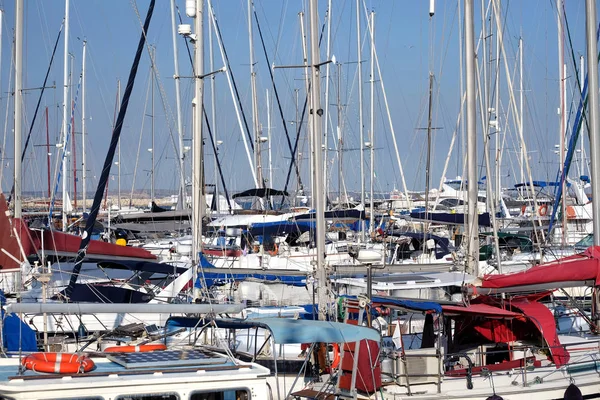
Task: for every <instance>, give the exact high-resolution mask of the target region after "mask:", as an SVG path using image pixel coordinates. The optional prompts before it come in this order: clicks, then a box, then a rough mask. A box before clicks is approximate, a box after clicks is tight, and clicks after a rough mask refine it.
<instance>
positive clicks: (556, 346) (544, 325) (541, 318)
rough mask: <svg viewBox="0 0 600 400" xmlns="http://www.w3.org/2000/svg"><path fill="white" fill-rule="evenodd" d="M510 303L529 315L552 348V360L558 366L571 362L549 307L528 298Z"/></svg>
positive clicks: (528, 317)
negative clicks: (560, 339) (559, 338)
mask: <svg viewBox="0 0 600 400" xmlns="http://www.w3.org/2000/svg"><path fill="white" fill-rule="evenodd" d="M510 305H511V306H512V307H514V308H517V309H519V310H521V311H522V312H523V314H525V315H526V316H527V319H528V320H529V321H530V322H531V323H533V324H534V325H535V326H536V327H537V328H538V330H539V331H540V333H541V334H542V336H544V340H545V341H546V344H547V345H548V347H549V348H550V353H551V355H552V361H554V364H555V365H556V367H557V368H558V367H560V366H561V365H564V364H566V363H567V362H569V352H568V351H567V350H566V349H565V348H564V346H563V345H561V344H560V341H559V340H558V334H557V333H556V322H555V320H554V315H552V312H551V311H550V310H549V309H548V307H546V306H545V305H543V304H541V303H538V302H536V301H529V300H527V299H519V300H517V301H513V302H511V303H510Z"/></svg>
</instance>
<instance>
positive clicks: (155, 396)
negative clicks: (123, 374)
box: [115, 393, 179, 400]
mask: <svg viewBox="0 0 600 400" xmlns="http://www.w3.org/2000/svg"><path fill="white" fill-rule="evenodd" d="M115 400H179V395H178V394H177V393H148V394H126V395H120V396H117V397H116V399H115Z"/></svg>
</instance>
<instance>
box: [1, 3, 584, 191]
mask: <svg viewBox="0 0 600 400" xmlns="http://www.w3.org/2000/svg"><path fill="white" fill-rule="evenodd" d="M428 3H429V2H428V1H425V0H410V1H409V0H381V1H377V0H371V1H366V8H367V9H368V10H369V11H370V10H373V11H375V13H376V17H375V18H376V23H375V41H376V48H377V52H378V56H379V60H380V64H381V70H382V78H383V80H384V82H385V89H386V93H387V97H388V101H389V105H390V111H391V115H392V119H393V123H394V128H395V132H396V135H397V141H398V143H399V149H400V156H401V158H402V161H403V166H404V172H405V175H406V183H407V185H408V187H409V188H410V189H422V188H423V187H424V180H425V174H424V170H425V153H424V151H425V146H424V143H425V141H424V139H425V137H426V134H425V131H423V130H419V129H418V128H423V127H425V126H426V123H427V119H426V115H427V96H428V74H429V70H430V69H432V70H433V72H434V74H435V90H434V126H435V127H438V128H440V129H438V130H436V131H435V133H434V135H435V138H434V139H435V140H434V148H433V153H432V163H433V165H432V181H433V183H432V186H433V187H436V186H437V185H438V182H439V180H440V178H441V173H442V168H443V165H444V161H445V158H446V154H447V152H448V148H449V144H450V140H451V137H452V134H453V132H454V129H455V123H456V119H457V115H458V112H459V104H460V80H459V79H460V68H459V65H460V64H459V34H458V31H459V19H462V12H461V14H460V15H459V14H458V8H457V2H456V1H441V0H438V1H437V2H436V3H437V4H436V14H435V16H434V17H433V18H432V19H431V20H430V18H429V15H428V8H429V4H428ZM476 3H478V4H476V8H475V19H476V23H475V31H476V33H475V36H476V38H479V36H480V30H481V8H480V7H481V2H479V1H476ZM484 3H487V2H484ZM567 3H568V4H567V5H566V12H567V18H568V23H569V27H570V29H571V36H572V40H573V52H574V54H575V56H576V57H578V55H579V54H585V47H584V43H585V42H584V32H585V30H584V29H585V20H584V3H583V2H571V1H569V2H567ZM135 4H137V7H138V9H139V14H140V16H141V18H142V19H143V18H144V16H145V14H146V10H147V6H148V4H149V1H146V0H137V1H136V2H135ZM177 4H178V6H179V7H181V14H182V17H183V18H184V20H185V21H184V22H186V23H190V24H192V25H193V22H192V21H191V20H190V19H188V18H186V17H185V12H184V1H181V0H178V1H177ZM246 4H247V1H246V0H222V1H218V0H215V1H214V7H215V13H216V16H217V19H218V21H219V24H220V29H221V32H222V35H223V42H224V45H225V48H226V51H227V53H228V55H229V58H230V62H231V69H232V71H233V73H234V76H235V79H236V82H237V85H238V88H239V92H240V96H241V98H242V103H243V107H244V111H245V113H246V115H247V118H248V121H249V122H250V119H251V97H250V93H251V91H250V78H249V76H250V74H249V53H248V48H249V45H248V36H247V22H246V21H247V6H246ZM461 7H462V5H461ZM3 8H4V10H5V16H4V27H3V30H2V35H3V36H2V54H1V56H2V60H1V61H2V64H1V83H0V85H1V88H2V102H1V104H0V105H1V108H0V112H1V113H2V114H3V115H4V114H5V113H6V105H7V92H8V91H9V67H10V55H11V51H10V44H11V42H12V35H13V28H14V2H13V1H7V2H4V4H3ZM255 8H256V11H257V13H258V18H259V21H260V24H261V29H262V30H263V34H264V36H265V41H266V47H267V52H268V54H269V57H270V59H271V61H272V62H274V63H275V64H278V65H298V64H301V63H302V45H301V37H300V25H299V17H298V13H299V12H300V11H305V12H306V14H308V8H307V6H306V2H305V1H296V0H277V1H276V0H255ZM326 9H327V2H326V1H320V17H321V20H323V17H324V15H325V11H326ZM555 9H556V4H555V1H550V0H527V1H514V0H513V1H503V2H502V18H503V20H505V24H504V29H505V30H504V38H505V50H506V54H507V61H508V64H509V69H511V70H512V71H515V68H516V62H517V60H516V58H515V55H516V53H517V43H518V37H519V36H522V37H523V39H524V43H525V44H524V52H525V57H524V58H525V62H524V64H525V100H526V104H525V114H526V115H525V120H524V131H525V135H526V141H527V146H528V150H529V151H530V152H531V153H530V157H531V161H530V162H531V166H532V168H533V169H534V171H533V172H534V178H535V179H553V178H554V176H555V174H556V169H557V167H558V165H557V161H558V159H557V156H556V155H555V154H554V145H555V144H557V143H558V137H559V132H558V116H557V115H556V109H557V107H558V93H559V89H558V61H557V30H556V29H557V28H556V10H555ZM355 13H356V10H355V0H335V1H333V9H332V14H333V16H332V23H333V24H332V44H331V46H332V53H333V54H334V55H335V57H336V59H337V61H338V62H341V63H343V67H342V79H341V80H342V85H341V97H342V103H343V110H344V112H343V114H344V116H343V118H344V130H343V134H344V137H345V140H344V143H345V146H346V148H349V149H356V148H357V147H358V146H359V139H358V87H357V79H358V77H357V73H356V63H355V62H356V60H357V49H356V47H357V44H356V41H357V38H356V24H355V20H356V14H355ZM361 13H362V14H361V21H362V33H363V38H362V40H363V41H364V44H363V53H362V54H363V55H362V58H363V61H364V62H363V78H362V80H363V82H364V83H365V84H364V118H365V122H364V123H365V135H366V134H367V132H368V129H369V123H370V119H369V118H370V116H369V99H370V98H369V90H370V83H369V80H370V78H369V68H370V49H369V39H368V37H367V36H366V19H365V16H364V12H363V11H362V10H361ZM63 14H64V2H63V1H58V0H50V1H42V0H33V1H31V0H30V1H27V2H26V11H25V32H26V34H25V49H26V53H25V73H24V80H25V87H27V88H36V87H39V86H41V84H42V82H43V78H44V74H45V71H46V68H47V66H48V63H49V59H50V54H51V50H52V46H53V44H54V41H55V40H56V35H57V34H58V30H59V27H60V24H61V21H62V18H63ZM140 31H141V22H140V20H139V19H138V16H137V15H136V13H135V11H134V9H133V7H132V2H130V1H124V0H71V32H70V40H69V49H70V52H72V53H73V76H74V80H75V84H76V83H77V80H78V77H79V74H80V71H81V52H82V39H84V38H85V40H87V43H88V60H87V96H86V97H87V99H86V101H87V107H86V108H87V110H88V117H89V118H88V121H87V131H88V135H89V136H88V139H87V146H88V149H91V151H90V152H89V153H88V166H89V170H90V171H89V172H88V176H89V177H90V180H89V182H88V187H90V188H91V187H94V185H95V183H96V182H97V181H96V179H95V176H96V175H98V174H99V169H100V166H101V165H102V163H103V161H104V156H105V152H106V148H107V146H108V142H109V137H110V134H111V126H112V123H113V112H114V107H115V97H116V90H117V80H118V79H121V80H122V81H125V80H126V79H127V76H128V73H129V68H130V66H131V63H132V60H133V55H134V51H135V48H136V46H137V42H138V39H139V35H140ZM207 35H208V34H206V36H207ZM148 40H149V42H150V44H152V45H154V46H156V57H157V68H158V74H159V76H160V79H159V82H160V85H161V86H162V91H163V92H164V94H165V98H164V104H166V110H167V111H166V112H165V108H163V100H161V97H160V94H159V93H160V90H159V88H158V86H157V87H156V88H155V131H156V138H155V147H156V149H155V154H156V158H157V160H156V168H155V169H156V187H157V188H160V189H168V190H175V189H176V187H177V182H178V173H177V167H176V160H175V153H174V151H173V143H174V142H176V139H175V138H174V137H173V136H172V135H175V132H176V128H175V125H174V118H173V116H174V113H175V98H174V80H173V78H172V77H173V73H174V72H173V71H174V67H173V50H172V44H171V17H170V6H169V1H167V0H159V1H157V6H156V9H155V13H154V17H153V20H152V22H151V26H150V29H149V35H148ZM254 40H255V58H256V69H257V87H258V97H259V103H260V104H259V113H260V120H261V124H262V125H263V127H264V132H263V136H266V135H267V132H266V130H267V129H266V127H267V120H266V114H267V107H266V101H265V91H266V90H267V89H268V90H269V91H270V95H271V98H273V97H274V96H273V93H272V87H271V82H270V78H269V74H268V68H269V66H268V65H267V63H266V61H265V58H264V55H263V50H262V47H261V44H260V40H259V36H258V31H257V28H256V24H254ZM494 40H495V39H494ZM214 43H215V49H214V51H215V59H216V61H215V69H217V68H220V67H222V66H223V62H222V61H221V58H220V55H219V52H218V47H217V45H216V41H215V42H214ZM325 44H326V42H325V41H324V42H323V45H322V52H321V54H322V59H324V58H325ZM178 45H179V54H180V57H179V60H180V68H181V71H180V74H181V75H182V76H189V75H191V68H190V63H189V59H188V56H187V52H186V50H185V43H184V41H183V39H181V38H178ZM206 50H207V54H206V57H205V60H206V66H205V71H208V70H210V66H209V65H208V44H207V49H206ZM566 52H567V53H566V54H567V56H568V57H567V59H566V60H567V63H568V71H569V72H568V74H567V75H568V76H569V77H568V79H567V88H568V93H569V94H568V99H569V100H568V101H569V104H570V101H571V98H572V96H573V95H572V91H573V88H574V79H573V72H572V71H573V68H572V65H571V63H570V60H571V49H570V48H569V47H568V46H566ZM62 66H63V43H62V42H61V43H60V45H59V47H58V50H57V55H56V59H55V62H54V65H53V67H52V71H51V74H50V78H49V82H50V85H54V84H55V85H56V89H48V90H47V91H46V93H45V96H44V98H43V101H42V106H43V107H46V106H47V107H49V130H50V136H51V142H53V143H56V142H57V140H58V137H59V134H60V127H61V117H62V112H61V108H60V107H61V104H62V75H63V72H62ZM516 71H518V70H516ZM323 75H325V71H323ZM149 77H150V65H149V57H148V54H147V53H145V54H144V56H143V58H142V62H141V65H140V69H139V72H138V77H137V80H136V84H135V88H134V92H133V98H132V100H131V103H130V105H129V110H128V115H127V118H126V121H125V125H124V129H123V132H122V148H121V157H122V158H121V166H122V192H123V193H125V192H129V191H130V190H131V187H132V185H133V186H134V187H135V188H136V189H146V190H149V188H150V178H149V173H148V171H149V170H150V164H151V163H150V153H149V151H148V148H150V147H151V141H150V120H151V119H150V117H148V114H150V101H149V95H148V94H147V93H148V90H149V84H148V81H149ZM329 78H330V85H331V86H330V97H329V104H330V112H331V117H330V118H331V122H332V124H333V125H334V126H335V124H337V118H336V106H335V103H336V98H335V96H336V85H337V77H336V75H335V73H334V70H333V69H332V70H331V73H330V77H329ZM275 79H276V83H277V88H278V91H279V95H280V99H281V105H282V108H283V111H284V115H285V119H286V123H287V124H288V128H289V131H290V134H294V133H295V132H294V125H292V124H291V121H293V120H294V119H295V91H294V89H299V97H300V103H301V104H302V103H303V100H304V96H305V90H304V80H303V70H302V69H295V70H293V69H285V70H283V69H277V70H275ZM376 80H379V78H378V77H376ZM512 80H513V84H514V85H518V82H519V81H518V72H516V73H515V72H513V76H512ZM206 82H207V85H206V92H205V99H206V102H207V103H206V105H207V107H208V110H210V107H211V106H212V105H211V103H210V89H209V88H210V86H209V85H208V80H207V81H206ZM215 82H216V88H217V93H216V104H215V106H216V109H217V123H216V126H215V127H214V130H215V133H216V135H217V136H218V140H220V141H223V144H222V145H221V146H220V150H219V153H220V157H221V159H222V166H223V170H224V173H225V174H226V180H227V185H228V188H229V190H230V191H240V190H244V189H247V188H249V187H251V186H252V185H253V183H252V178H251V174H250V172H249V165H248V161H247V157H246V155H245V152H244V145H243V142H242V137H241V134H240V129H239V127H238V124H237V120H236V117H235V113H234V109H233V102H232V99H231V96H230V94H229V88H228V86H227V81H226V79H225V76H224V75H223V74H219V75H217V76H216V77H215ZM500 86H501V89H500V103H501V107H500V109H501V112H500V114H501V116H500V118H501V125H503V129H502V130H503V132H504V133H503V135H502V136H501V138H502V140H503V142H504V146H505V149H506V150H505V153H504V158H503V185H504V186H509V185H512V184H514V183H516V181H517V180H518V179H519V176H518V175H519V167H518V165H517V164H516V159H517V158H516V155H515V153H514V148H515V147H514V146H515V145H514V141H515V138H516V136H515V132H516V128H515V124H514V120H513V117H512V114H511V113H512V111H509V96H508V85H507V80H506V74H505V71H504V67H503V66H502V68H501V75H500ZM322 88H323V90H324V88H325V82H323V84H322ZM38 94H39V91H37V90H30V91H27V94H26V96H25V111H26V123H25V126H26V129H27V130H28V127H29V124H30V121H31V118H32V116H33V112H34V107H35V103H36V101H37V96H38ZM514 94H515V96H517V98H518V94H519V93H518V86H515V88H514ZM192 96H193V84H192V82H191V80H189V79H182V105H183V118H184V126H185V137H186V145H190V143H189V140H190V138H191V131H190V126H191V99H192ZM322 99H323V102H324V100H325V96H324V95H323V97H322ZM374 108H375V115H376V117H375V147H376V161H375V171H376V178H375V190H376V191H383V192H389V191H390V190H391V189H393V188H394V187H396V188H399V189H400V188H401V180H400V177H399V172H398V171H399V170H398V166H397V163H396V156H395V153H394V151H393V145H392V141H391V140H392V139H391V135H390V129H389V125H388V122H387V116H386V110H385V108H384V104H383V95H382V92H381V89H380V86H379V82H376V88H375V106H374ZM9 113H12V107H11V108H10V109H9ZM9 115H10V114H9ZM166 115H167V116H166ZM41 117H42V115H40V117H39V118H38V120H37V122H36V125H35V126H34V129H33V138H32V143H33V144H34V145H42V144H45V130H46V126H45V120H44V118H41ZM80 119H81V110H80V107H78V108H77V109H76V111H75V120H76V125H75V130H76V131H77V132H79V131H80ZM507 119H508V122H505V121H506V120H507ZM479 121H480V120H479V118H478V128H479V129H480V130H481V128H480V127H481V123H480V122H479ZM11 125H12V121H9V123H8V128H9V132H10V128H11ZM142 125H143V129H142ZM271 126H272V141H271V146H272V156H273V160H272V165H273V182H272V186H273V187H277V188H282V187H283V186H284V183H285V176H286V173H287V168H288V165H289V156H290V155H289V151H288V149H287V144H286V141H285V136H284V130H283V128H282V121H281V119H280V117H279V115H278V112H277V108H276V106H275V105H274V106H273V109H272V123H271ZM329 131H330V132H331V129H329ZM0 132H1V134H3V133H4V131H3V127H2V131H0ZM479 133H481V132H479ZM140 135H141V139H140ZM10 136H11V135H10V134H9V135H7V139H6V152H5V160H4V165H5V166H6V167H5V169H4V176H3V179H2V188H3V190H5V191H6V190H8V189H9V188H10V186H11V184H12V164H13V163H12V147H13V146H12V138H11V137H10ZM305 137H306V134H305V133H303V138H305ZM77 140H78V147H80V146H81V144H80V140H81V139H80V137H79V136H78V137H77ZM207 143H209V142H208V141H207ZM482 143H483V141H482V139H481V135H480V136H479V148H480V149H481V148H482ZM301 145H302V146H303V147H302V148H303V153H304V154H308V151H307V146H308V143H307V141H306V140H305V139H303V140H301ZM463 145H464V143H463V142H462V141H461V140H458V142H457V144H456V147H455V151H454V153H453V155H452V157H451V162H450V167H449V170H448V172H447V173H446V176H447V177H449V178H453V177H455V176H456V175H462V162H463V160H464V153H463V152H462V150H460V148H461V147H462V146H463ZM138 147H139V149H140V151H139V154H140V155H139V157H138V156H137V153H138ZM328 147H329V148H331V149H333V148H334V147H335V144H334V141H333V139H331V140H330V142H329V145H328ZM77 151H78V152H79V151H80V150H79V149H78V150H77ZM45 153H46V151H45V149H44V148H42V147H32V149H31V150H30V151H29V152H28V154H27V159H26V162H25V164H24V172H25V178H24V190H26V191H28V190H45V188H46V159H45ZM52 154H53V157H55V156H56V154H57V151H56V149H55V150H54V151H52ZM263 155H264V158H263V164H264V170H265V174H268V171H267V169H268V158H267V148H266V145H265V147H264V153H263ZM77 157H78V158H79V157H80V154H77ZM343 157H344V176H345V178H344V179H345V183H346V187H347V188H348V189H349V190H353V191H356V190H358V189H360V179H359V175H360V174H359V171H360V164H359V152H358V151H357V150H349V151H347V152H345V153H344V155H343ZM481 158H482V157H481V150H480V151H479V154H478V159H479V160H481ZM366 159H367V160H368V154H366ZM136 160H137V177H136V179H135V182H134V181H133V176H134V170H135V169H136ZM213 160H214V157H213V151H212V149H210V148H207V149H206V175H207V178H206V182H207V183H212V182H213V181H214V178H213V177H214V169H213V168H214V167H213V165H214V162H213ZM70 162H72V161H70ZM188 162H189V158H188ZM78 163H79V161H78ZM53 165H54V160H53ZM328 165H329V168H330V169H331V170H333V173H332V174H331V176H330V179H329V181H330V184H331V186H332V187H333V189H332V190H337V165H338V164H337V157H335V156H334V155H333V154H331V155H330V158H329V164H328ZM78 168H80V166H79V167H78ZM368 168H369V167H368V164H367V165H365V170H366V171H368ZM53 170H54V168H53ZM112 172H113V175H114V174H116V169H113V171H112ZM302 174H303V180H304V181H305V183H306V184H307V183H308V181H309V178H308V160H304V162H303V165H302ZM78 175H79V176H80V175H81V172H80V171H78ZM186 175H188V176H189V164H188V166H187V172H186ZM481 175H485V172H484V171H483V170H482V174H481ZM116 182H117V180H116V177H115V179H114V180H111V183H110V185H111V189H115V188H116ZM368 184H369V178H367V187H368ZM78 185H79V187H81V182H79V184H78ZM293 187H295V185H291V186H290V188H293Z"/></svg>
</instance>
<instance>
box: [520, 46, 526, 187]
mask: <svg viewBox="0 0 600 400" xmlns="http://www.w3.org/2000/svg"><path fill="white" fill-rule="evenodd" d="M519 115H520V116H521V117H520V118H519V137H523V117H524V115H523V38H522V37H520V38H519ZM520 147H521V151H520V155H521V162H520V163H519V164H520V166H521V182H525V172H524V168H525V149H524V148H523V146H520Z"/></svg>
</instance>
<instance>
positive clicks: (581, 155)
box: [579, 55, 585, 177]
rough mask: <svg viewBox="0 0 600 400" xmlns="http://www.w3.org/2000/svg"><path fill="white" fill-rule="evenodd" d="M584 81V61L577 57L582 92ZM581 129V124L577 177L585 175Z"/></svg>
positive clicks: (582, 126)
mask: <svg viewBox="0 0 600 400" xmlns="http://www.w3.org/2000/svg"><path fill="white" fill-rule="evenodd" d="M584 80H585V61H584V59H583V55H580V56H579V82H581V85H582V87H581V90H582V91H583V81H584ZM583 128H584V124H581V127H580V128H579V145H580V146H581V148H580V149H579V176H580V177H581V176H583V175H584V174H585V172H584V169H583V168H584V167H583V165H584V162H585V147H584V145H583V143H584V140H583V135H582V134H581V133H582V132H583Z"/></svg>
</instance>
